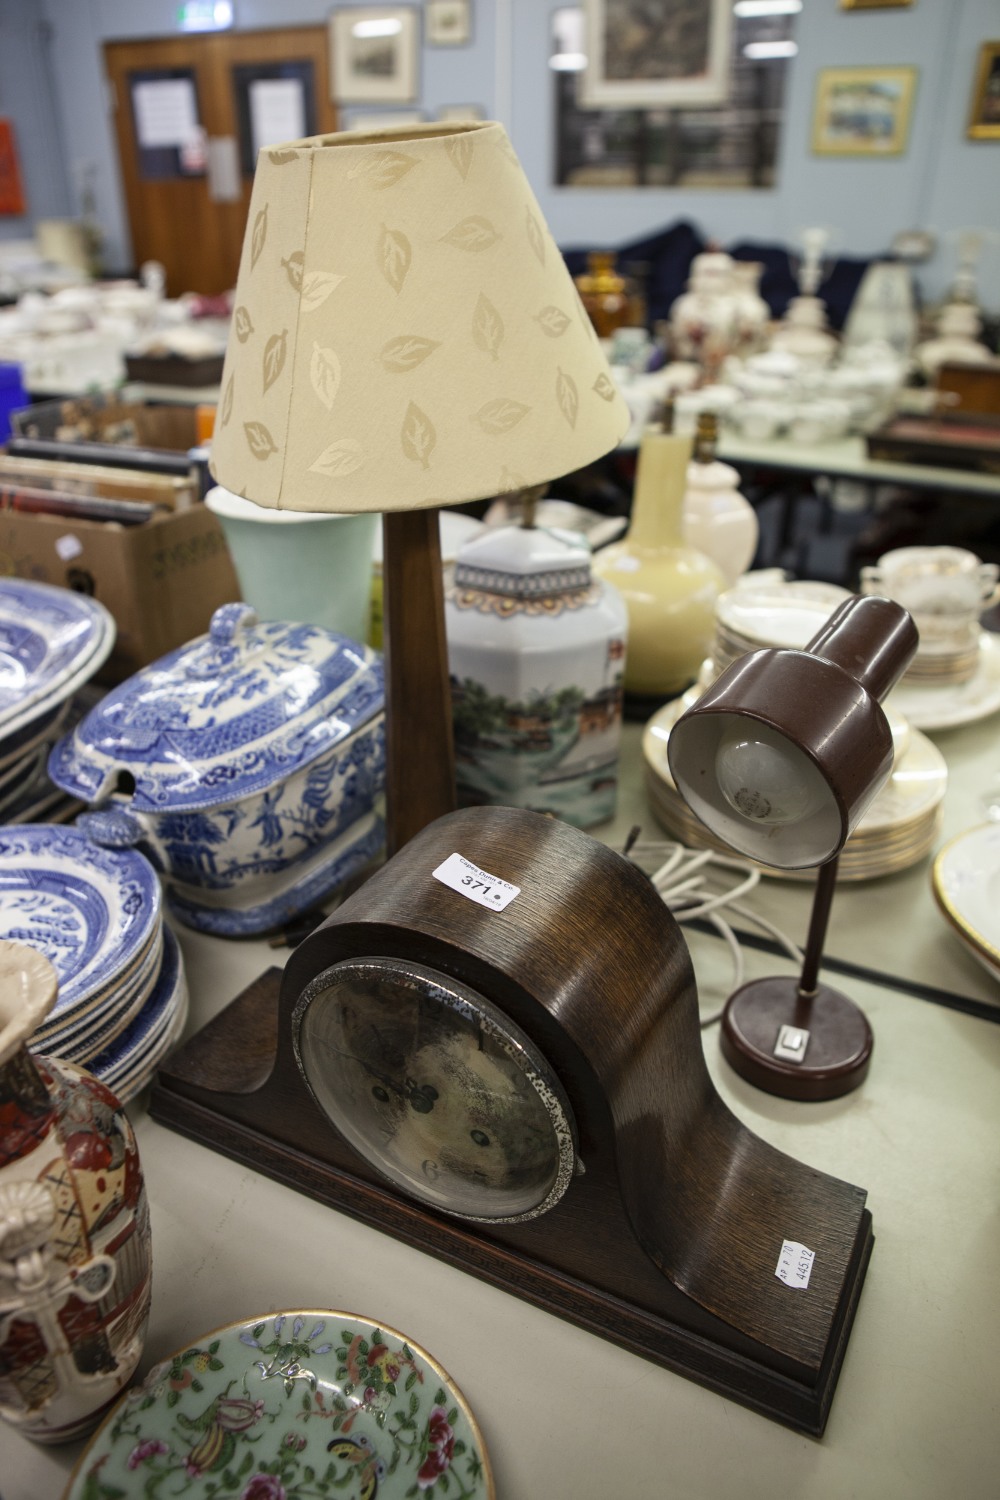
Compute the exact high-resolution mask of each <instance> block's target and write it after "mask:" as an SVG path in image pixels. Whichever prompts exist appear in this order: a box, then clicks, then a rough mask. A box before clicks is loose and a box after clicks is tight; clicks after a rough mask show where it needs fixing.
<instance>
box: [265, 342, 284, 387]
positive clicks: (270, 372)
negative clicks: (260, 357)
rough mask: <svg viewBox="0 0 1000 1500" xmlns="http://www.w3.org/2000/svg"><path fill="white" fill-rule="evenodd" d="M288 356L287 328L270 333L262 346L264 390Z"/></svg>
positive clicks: (275, 377)
mask: <svg viewBox="0 0 1000 1500" xmlns="http://www.w3.org/2000/svg"><path fill="white" fill-rule="evenodd" d="M287 357H288V329H287V328H283V329H282V330H281V332H280V333H275V334H272V335H271V337H270V338H269V339H268V341H267V343H266V345H265V346H264V390H265V391H267V390H268V389H269V388H270V387H271V386H272V385H273V384H274V382H275V381H276V380H277V378H278V376H279V375H280V374H281V372H282V370H283V369H284V368H285V360H286V358H287Z"/></svg>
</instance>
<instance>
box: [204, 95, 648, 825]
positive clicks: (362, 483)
mask: <svg viewBox="0 0 1000 1500" xmlns="http://www.w3.org/2000/svg"><path fill="white" fill-rule="evenodd" d="M628 425H629V414H628V409H627V407H626V406H625V403H624V401H623V400H622V398H621V396H620V395H619V394H618V391H617V388H616V386H615V385H614V382H613V381H612V379H611V376H610V373H609V370H608V367H607V364H606V361H605V359H604V356H603V353H602V351H601V348H600V344H599V342H598V340H597V337H596V334H595V333H594V330H593V328H592V326H591V323H590V320H589V319H588V317H587V315H586V313H585V311H584V310H583V307H582V305H581V303H580V300H579V297H578V294H577V292H576V289H575V287H574V286H573V283H572V280H571V278H570V276H569V274H568V272H567V271H566V268H565V264H564V262H563V259H562V256H561V254H560V252H559V250H558V247H557V246H556V244H555V242H554V241H553V239H552V236H551V234H550V233H549V231H548V229H547V227H546V225H545V221H544V219H543V217H542V214H541V211H540V209H539V207H538V204H537V202H536V200H535V197H534V195H533V193H532V191H531V189H530V187H529V185H528V182H527V179H526V177H525V175H524V172H523V170H522V169H521V166H520V164H519V162H518V160H517V157H516V155H515V153H514V151H513V149H512V147H511V145H510V142H509V141H508V139H507V135H506V133H505V131H504V129H503V127H502V126H501V125H499V124H496V123H492V122H487V123H480V122H475V123H472V122H470V123H441V124H428V125H425V126H417V127H412V126H409V127H404V128H402V129H399V130H394V129H390V130H380V131H375V132H372V133H360V132H348V133H344V134H337V135H329V136H317V137H313V138H310V139H306V140H299V141H291V142H289V143H288V144H286V145H280V146H272V147H269V148H267V149H265V150H263V151H262V152H261V153H260V156H259V158H258V162H257V171H256V176H255V179H254V187H253V195H252V198H251V203H250V212H249V217H248V222H247V234H246V240H245V243H244V246H243V253H242V258H241V262H240V270H239V277H238V280H237V285H236V292H235V310H234V314H233V322H232V332H231V335H230V340H229V347H228V350H227V353H226V362H225V367H224V369H223V374H222V387H221V399H220V403H219V411H218V419H217V421H216V426H215V433H214V436H213V440H212V456H211V463H210V467H211V470H212V473H213V474H214V476H215V478H216V479H217V480H218V482H219V483H220V484H222V485H224V486H225V487H226V489H228V490H231V491H233V492H234V493H236V494H238V495H242V496H243V497H244V498H246V499H248V500H252V501H254V502H255V503H256V504H258V505H262V506H271V507H276V508H288V509H292V510H303V511H312V512H316V511H336V512H343V513H350V512H358V511H381V512H383V513H384V520H383V539H384V582H385V636H384V640H385V655H386V689H387V691H386V699H387V708H386V717H387V744H386V760H387V767H386V771H387V776H386V802H387V828H388V844H389V852H390V854H391V853H393V852H395V850H396V849H398V848H400V847H401V846H402V845H403V844H404V843H406V842H407V840H408V839H409V838H410V837H411V836H412V835H413V834H414V833H416V832H417V831H419V829H421V828H422V827H423V826H424V825H425V824H426V823H429V822H431V821H432V820H433V819H434V818H436V817H437V816H439V815H440V814H442V813H445V812H448V811H449V810H451V809H452V808H453V807H454V805H455V787H454V782H455V778H454V751H453V746H452V737H451V700H450V692H449V680H448V658H447V643H446V638H445V627H444V608H443V602H442V588H441V561H440V544H439V540H438V529H437V513H436V507H439V506H442V505H455V504H460V503H462V502H466V501H470V500H477V499H482V498H486V497H489V496H493V495H498V494H501V493H504V492H508V491H512V490H520V489H523V488H525V487H527V486H531V485H536V484H540V483H544V482H547V481H549V480H552V479H554V478H556V477H557V476H559V475H562V474H566V473H569V472H571V471H573V470H575V469H578V468H581V467H582V466H584V465H585V464H588V463H590V462H592V461H593V460H594V459H596V458H598V457H600V456H601V455H602V454H604V453H606V452H608V451H609V450H610V449H611V448H613V447H614V446H615V445H616V444H617V443H618V442H619V441H620V439H621V438H622V436H623V435H624V433H625V431H626V429H627V427H628Z"/></svg>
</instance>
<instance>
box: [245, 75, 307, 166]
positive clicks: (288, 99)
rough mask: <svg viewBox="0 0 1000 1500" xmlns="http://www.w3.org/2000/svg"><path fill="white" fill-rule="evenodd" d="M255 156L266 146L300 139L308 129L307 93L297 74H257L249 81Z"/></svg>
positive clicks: (251, 126)
mask: <svg viewBox="0 0 1000 1500" xmlns="http://www.w3.org/2000/svg"><path fill="white" fill-rule="evenodd" d="M250 130H251V133H252V136H253V152H254V156H256V155H257V152H258V151H260V149H261V148H262V147H263V146H277V145H279V144H280V143H281V142H282V141H298V140H301V139H302V137H303V136H304V135H305V133H306V96H305V90H304V89H303V87H302V81H301V79H298V78H257V79H255V80H254V82H253V83H252V84H251V85H250Z"/></svg>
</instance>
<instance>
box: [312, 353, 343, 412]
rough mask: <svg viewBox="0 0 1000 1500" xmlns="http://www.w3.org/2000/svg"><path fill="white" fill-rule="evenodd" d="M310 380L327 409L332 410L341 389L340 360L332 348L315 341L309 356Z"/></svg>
mask: <svg viewBox="0 0 1000 1500" xmlns="http://www.w3.org/2000/svg"><path fill="white" fill-rule="evenodd" d="M309 380H310V382H311V384H312V388H313V390H314V391H315V392H316V395H317V396H318V397H319V399H320V400H321V401H322V403H323V405H324V406H325V407H326V409H327V411H332V409H333V403H334V401H335V400H336V396H337V392H338V390H339V389H340V360H339V359H338V358H337V356H336V354H335V353H334V351H333V350H332V349H321V348H320V346H319V344H317V343H314V344H313V346H312V353H311V354H310V356H309Z"/></svg>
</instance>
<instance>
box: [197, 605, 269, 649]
mask: <svg viewBox="0 0 1000 1500" xmlns="http://www.w3.org/2000/svg"><path fill="white" fill-rule="evenodd" d="M256 624H257V611H256V610H255V609H254V607H253V605H252V604H222V605H220V606H219V608H218V609H217V610H216V611H215V614H214V615H213V616H212V623H211V625H210V626H209V629H208V634H209V638H210V640H211V642H212V645H213V646H232V645H234V644H235V643H236V640H237V637H238V636H241V635H242V634H243V632H244V631H245V630H247V629H248V628H249V627H250V626H251V625H256Z"/></svg>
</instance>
